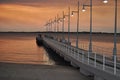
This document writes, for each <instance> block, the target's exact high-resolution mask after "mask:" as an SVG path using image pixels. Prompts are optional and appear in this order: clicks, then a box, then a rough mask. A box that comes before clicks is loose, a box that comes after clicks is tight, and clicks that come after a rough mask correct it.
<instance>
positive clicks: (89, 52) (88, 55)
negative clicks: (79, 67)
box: [88, 51, 90, 65]
mask: <svg viewBox="0 0 120 80" xmlns="http://www.w3.org/2000/svg"><path fill="white" fill-rule="evenodd" d="M89 53H90V52H89V51H88V65H89V63H90V59H89V57H90V54H89Z"/></svg>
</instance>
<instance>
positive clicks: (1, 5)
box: [0, 0, 120, 33]
mask: <svg viewBox="0 0 120 80" xmlns="http://www.w3.org/2000/svg"><path fill="white" fill-rule="evenodd" d="M79 1H80V9H82V4H83V3H84V4H89V1H90V0H79ZM68 6H70V7H71V11H72V10H76V8H77V0H0V32H4V31H24V32H31V31H32V32H33V31H44V30H45V26H44V25H45V23H46V22H47V21H48V20H49V19H52V20H54V18H55V16H56V15H57V14H58V15H59V17H61V16H62V11H65V14H67V12H68ZM86 10H87V11H86V12H84V13H83V12H82V11H81V12H80V30H79V31H89V8H86ZM119 14H120V0H118V24H117V27H118V30H117V31H118V32H119V33H120V15H119ZM65 23H66V24H65V29H66V30H67V19H66V20H65ZM113 28H114V0H109V3H108V4H103V3H102V0H93V31H94V32H113V31H114V29H113ZM71 31H76V15H75V16H74V17H71Z"/></svg>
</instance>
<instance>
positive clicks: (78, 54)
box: [77, 49, 80, 61]
mask: <svg viewBox="0 0 120 80" xmlns="http://www.w3.org/2000/svg"><path fill="white" fill-rule="evenodd" d="M77 53H78V61H79V60H80V59H79V58H80V54H79V49H78V50H77Z"/></svg>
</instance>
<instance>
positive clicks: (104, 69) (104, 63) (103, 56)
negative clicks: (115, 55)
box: [103, 55, 105, 70]
mask: <svg viewBox="0 0 120 80" xmlns="http://www.w3.org/2000/svg"><path fill="white" fill-rule="evenodd" d="M103 70H105V55H103Z"/></svg>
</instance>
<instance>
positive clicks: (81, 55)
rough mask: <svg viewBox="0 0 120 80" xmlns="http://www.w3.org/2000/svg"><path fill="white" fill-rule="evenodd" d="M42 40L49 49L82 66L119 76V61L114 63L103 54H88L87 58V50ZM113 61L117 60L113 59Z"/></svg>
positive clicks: (45, 39)
mask: <svg viewBox="0 0 120 80" xmlns="http://www.w3.org/2000/svg"><path fill="white" fill-rule="evenodd" d="M43 39H44V41H45V42H46V43H47V44H49V45H50V46H51V47H53V48H55V49H57V50H59V51H62V52H64V53H65V54H66V55H68V56H71V57H72V58H74V59H75V60H77V61H79V62H82V63H83V64H87V65H91V66H92V67H95V68H97V69H101V70H103V71H106V72H109V73H112V74H114V75H118V76H120V61H114V60H112V59H110V58H109V57H108V56H106V55H104V54H97V53H92V54H89V57H88V51H87V50H84V49H80V48H76V47H74V46H72V45H68V44H65V43H63V42H59V41H57V40H54V39H51V38H46V37H44V38H43ZM115 59H117V58H116V57H115Z"/></svg>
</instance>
